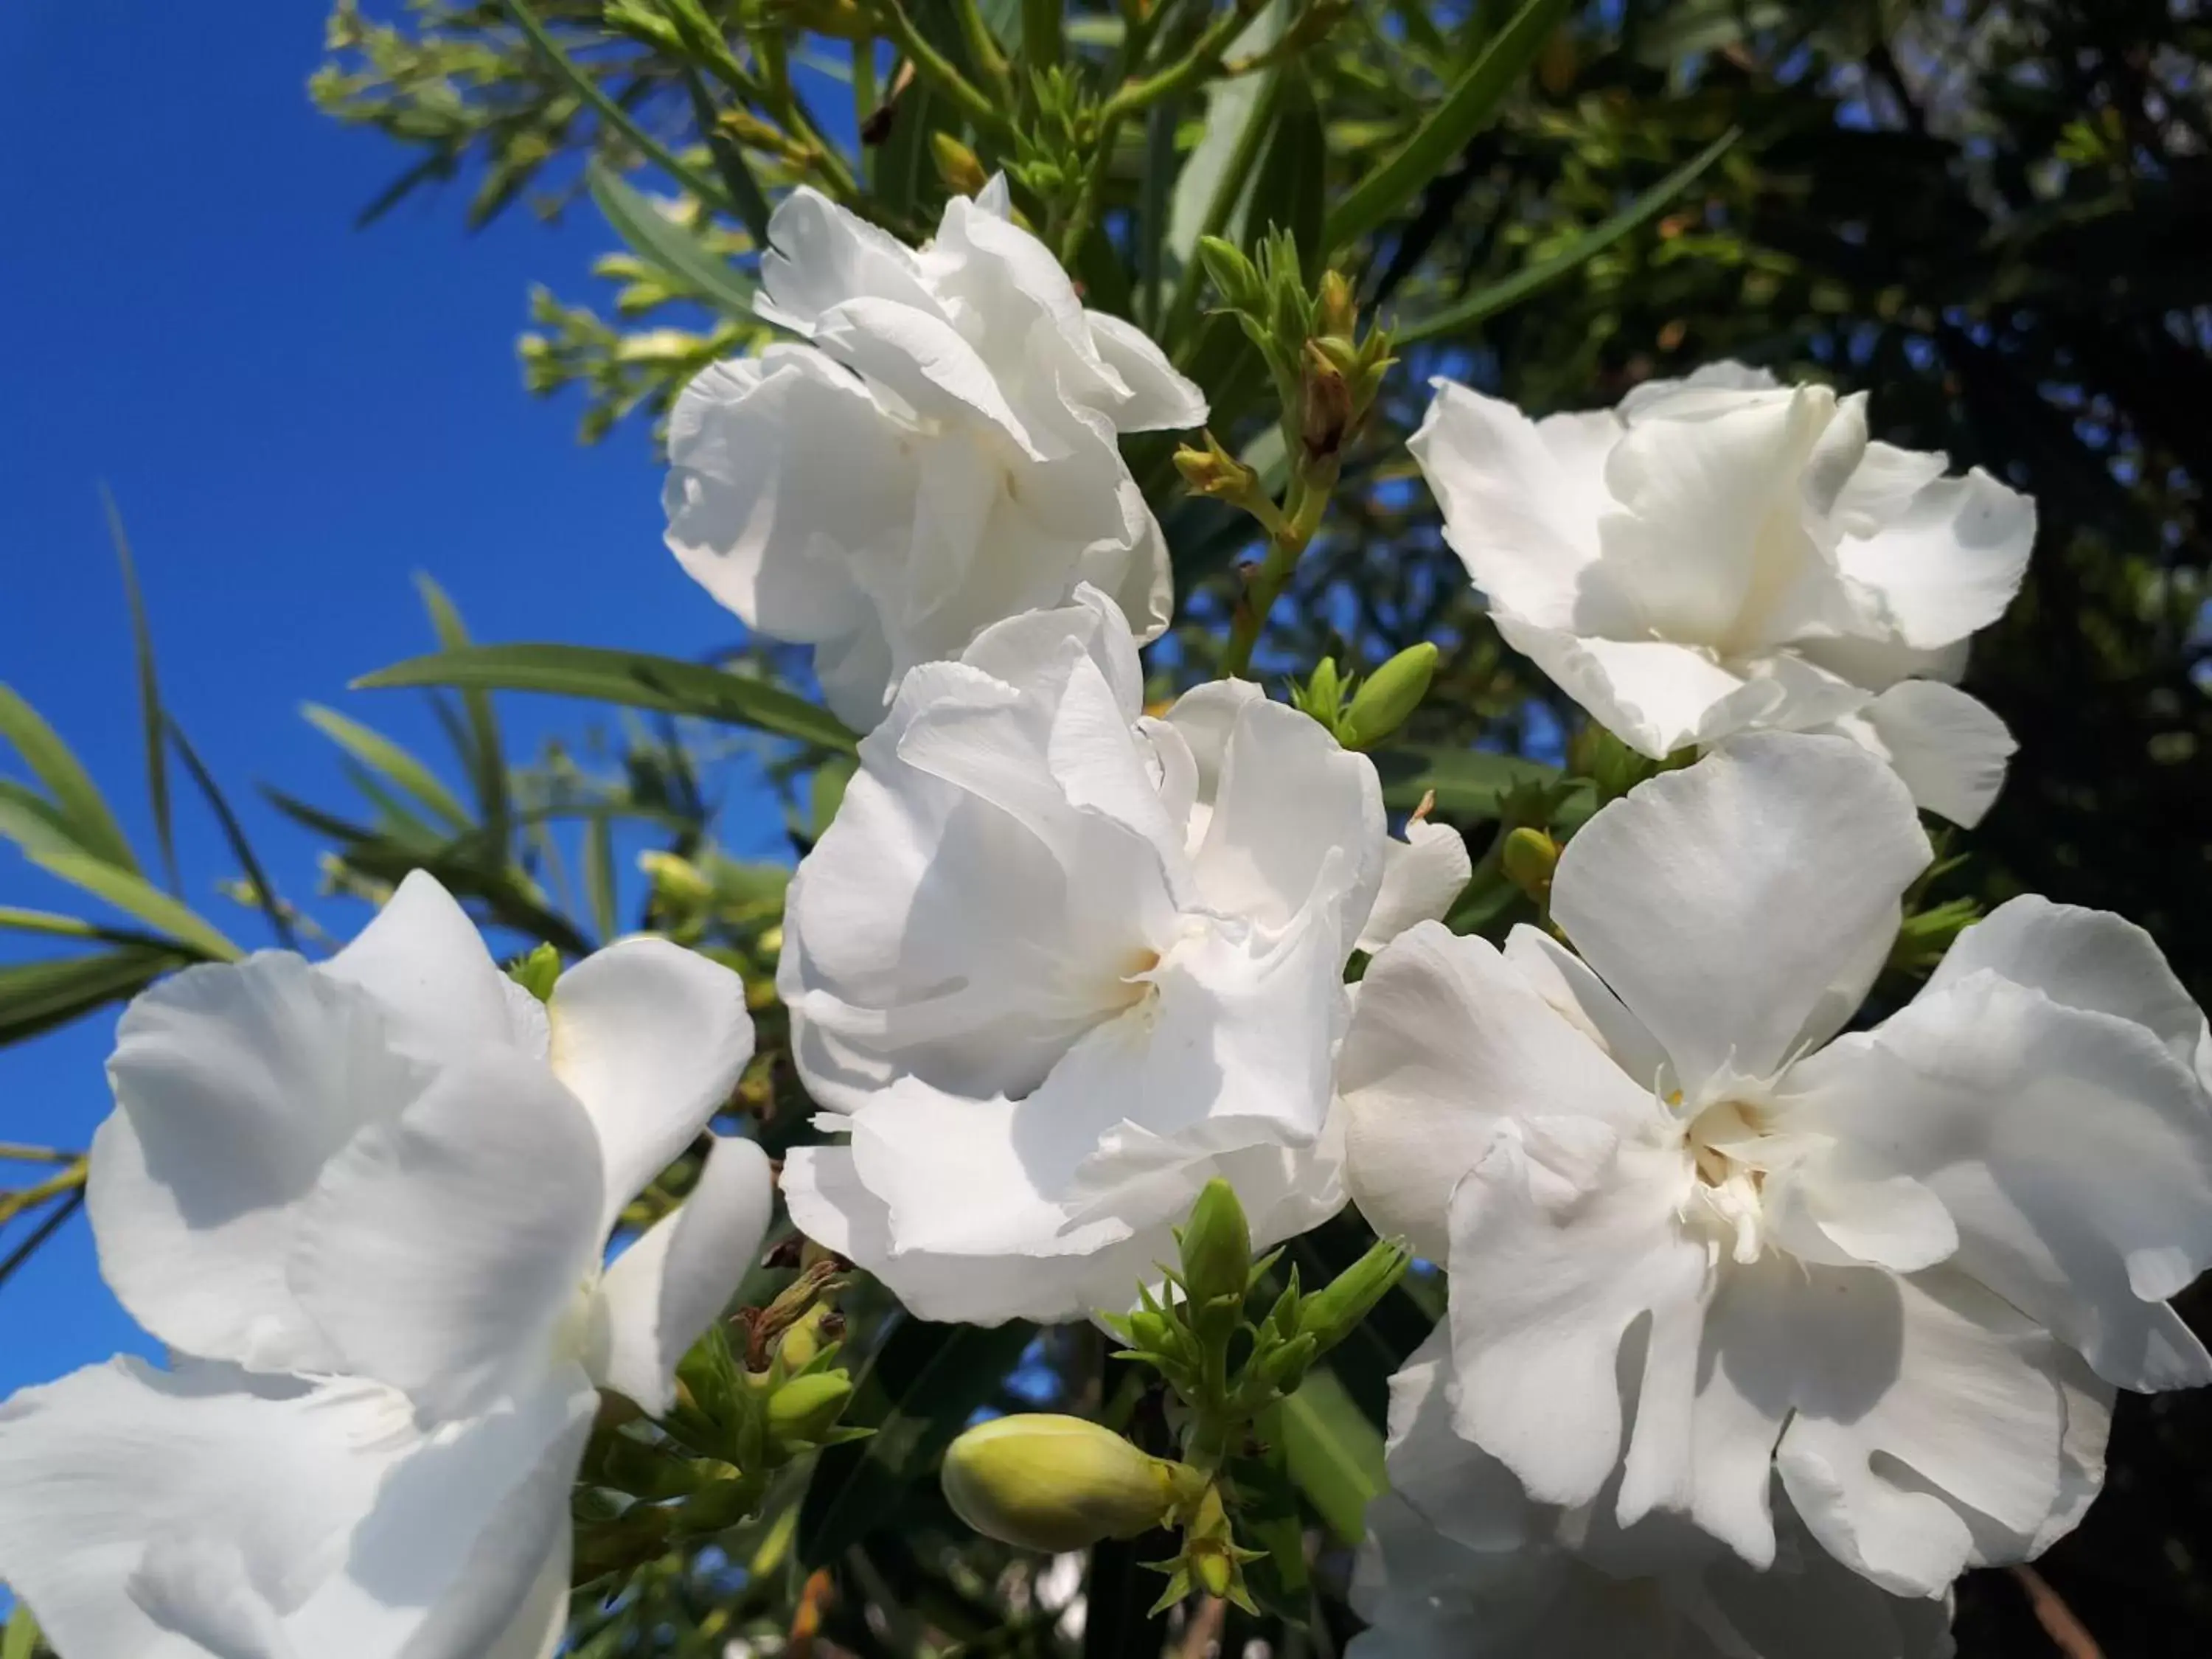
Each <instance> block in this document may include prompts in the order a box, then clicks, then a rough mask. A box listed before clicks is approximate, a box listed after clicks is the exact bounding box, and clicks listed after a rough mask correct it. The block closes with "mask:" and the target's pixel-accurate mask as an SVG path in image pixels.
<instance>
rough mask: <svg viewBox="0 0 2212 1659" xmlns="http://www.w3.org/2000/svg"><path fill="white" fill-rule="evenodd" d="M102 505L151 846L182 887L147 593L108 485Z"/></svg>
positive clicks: (173, 885) (174, 885)
mask: <svg viewBox="0 0 2212 1659" xmlns="http://www.w3.org/2000/svg"><path fill="white" fill-rule="evenodd" d="M100 506H101V507H103V508H105V509H106V513H107V535H108V539H109V540H110V541H112V542H113V543H114V544H115V562H116V563H117V564H118V565H120V566H121V567H122V569H123V597H124V599H125V601H126V602H127V603H128V604H129V605H130V607H131V642H132V644H133V646H134V647H136V649H137V658H138V719H139V724H140V727H141V730H142V732H143V737H144V742H145V745H146V800H147V804H148V805H149V806H150V807H151V808H152V809H153V812H154V840H155V845H156V846H158V847H159V848H161V872H162V873H163V874H164V875H165V876H167V878H168V883H169V890H170V891H171V892H173V893H174V892H178V891H180V890H182V889H183V885H184V884H183V883H182V882H181V881H180V880H179V878H178V876H177V832H176V825H175V823H174V822H173V819H172V818H171V817H170V812H169V765H168V745H167V743H165V742H164V741H163V726H164V723H165V717H164V716H163V714H162V713H161V682H160V681H159V680H158V679H156V678H155V674H154V630H153V629H152V628H151V627H150V626H149V624H148V623H147V620H146V596H145V594H144V593H143V592H142V591H141V590H140V588H139V586H138V562H137V560H136V559H135V558H133V557H132V556H131V538H130V537H129V536H127V535H125V533H124V530H123V514H122V513H119V512H118V511H117V510H116V506H115V497H114V496H113V495H111V494H109V493H108V489H107V486H106V484H102V485H100Z"/></svg>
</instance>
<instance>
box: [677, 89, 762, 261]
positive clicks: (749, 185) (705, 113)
mask: <svg viewBox="0 0 2212 1659" xmlns="http://www.w3.org/2000/svg"><path fill="white" fill-rule="evenodd" d="M678 67H679V68H680V69H681V70H682V71H683V74H684V93H685V94H686V95H687V96H688V97H690V100H691V118H692V119H693V120H694V121H696V122H697V123H698V125H699V134H700V137H702V138H704V139H705V140H706V142H707V151H708V154H709V155H712V156H713V157H714V171H715V172H716V173H719V174H720V176H721V180H722V188H723V189H725V190H726V191H729V193H730V200H731V202H732V204H734V205H735V206H736V208H737V210H738V217H739V218H740V219H742V220H744V222H745V230H746V232H747V233H748V234H750V236H751V237H752V239H753V246H756V247H766V246H768V221H769V204H768V197H766V196H765V195H763V193H762V191H761V187H760V180H759V179H756V178H754V177H753V170H752V168H751V167H750V166H749V165H748V164H747V162H746V161H745V153H744V149H742V148H741V147H740V146H739V145H738V143H737V141H736V140H734V139H732V137H730V136H729V135H728V134H727V133H726V132H724V131H722V129H721V126H720V124H719V123H718V122H717V121H716V119H715V112H714V100H712V99H711V98H709V97H708V95H707V84H706V82H703V81H702V80H701V79H700V78H699V71H698V70H696V69H694V68H693V67H692V66H691V65H690V64H680V65H679V66H678Z"/></svg>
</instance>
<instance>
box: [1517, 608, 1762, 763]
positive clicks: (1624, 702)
mask: <svg viewBox="0 0 2212 1659" xmlns="http://www.w3.org/2000/svg"><path fill="white" fill-rule="evenodd" d="M1494 620H1495V621H1496V623H1497V624H1498V633H1499V634H1501V635H1504V639H1505V642H1506V643H1507V644H1508V645H1510V646H1511V647H1513V648H1514V649H1515V650H1516V651H1518V652H1520V653H1522V655H1523V656H1525V657H1527V658H1528V659H1529V660H1530V661H1532V662H1534V664H1535V665H1536V666H1537V667H1539V668H1541V669H1542V670H1543V671H1544V672H1545V673H1546V674H1547V675H1549V676H1550V677H1551V678H1552V679H1553V680H1554V681H1556V682H1557V683H1558V684H1559V689H1560V690H1562V691H1565V693H1566V694H1567V695H1568V696H1571V697H1572V698H1573V699H1574V700H1575V701H1576V702H1578V703H1580V704H1581V705H1582V706H1583V708H1586V709H1588V710H1589V714H1590V716H1591V718H1592V719H1594V720H1596V721H1597V723H1598V724H1599V725H1601V726H1604V727H1605V729H1606V730H1607V731H1608V732H1612V733H1613V736H1615V737H1617V738H1620V740H1621V741H1622V742H1623V743H1625V744H1627V745H1628V746H1629V747H1630V748H1632V749H1633V750H1636V751H1637V752H1638V753H1639V754H1644V755H1648V756H1650V757H1651V758H1652V759H1653V760H1664V759H1665V758H1666V757H1668V756H1669V755H1671V754H1673V753H1674V751H1675V750H1677V749H1684V748H1687V747H1689V746H1690V745H1692V744H1708V743H1717V742H1718V741H1719V740H1720V739H1721V738H1725V737H1728V736H1729V735H1730V734H1731V733H1733V732H1741V731H1743V730H1745V729H1746V728H1747V727H1750V726H1757V725H1759V723H1760V722H1762V721H1764V720H1766V719H1767V718H1768V717H1769V716H1770V715H1771V714H1773V713H1774V712H1775V710H1776V709H1778V708H1780V707H1781V705H1782V702H1783V700H1784V693H1783V689H1782V687H1781V686H1780V685H1779V684H1777V683H1776V682H1775V681H1773V680H1771V679H1752V678H1745V677H1744V676H1743V675H1741V674H1739V673H1736V672H1735V671H1733V670H1732V669H1730V668H1728V667H1725V666H1723V665H1722V664H1721V663H1719V662H1717V660H1715V659H1714V658H1713V655H1712V653H1711V652H1708V651H1705V650H1702V649H1700V648H1699V647H1696V646H1691V645H1678V644H1676V643H1675V642H1674V641H1671V640H1640V639H1639V640H1607V639H1599V638H1595V637H1589V636H1583V635H1576V634H1571V633H1568V632H1566V631H1565V630H1563V629H1542V628H1536V627H1534V626H1532V625H1530V624H1529V623H1524V622H1522V621H1521V620H1519V619H1518V618H1517V617H1505V616H1500V617H1496V618H1495V619H1494Z"/></svg>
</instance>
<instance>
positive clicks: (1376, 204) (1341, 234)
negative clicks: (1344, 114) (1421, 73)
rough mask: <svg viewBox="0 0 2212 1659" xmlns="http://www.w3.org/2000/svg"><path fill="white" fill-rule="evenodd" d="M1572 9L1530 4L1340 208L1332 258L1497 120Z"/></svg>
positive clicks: (1546, 1)
mask: <svg viewBox="0 0 2212 1659" xmlns="http://www.w3.org/2000/svg"><path fill="white" fill-rule="evenodd" d="M1569 5H1570V0H1528V3H1527V4H1525V5H1524V6H1522V8H1521V9H1520V10H1519V11H1518V12H1517V13H1516V14H1515V15H1514V16H1513V18H1512V21H1510V22H1508V23H1507V24H1506V25H1505V27H1504V28H1502V29H1500V30H1498V33H1497V34H1496V35H1495V36H1494V37H1493V38H1492V40H1491V42H1490V44H1489V45H1488V46H1486V47H1484V48H1483V51H1482V54H1481V56H1480V57H1479V58H1476V59H1475V60H1474V63H1473V64H1469V65H1468V70H1467V73H1466V74H1464V75H1462V76H1460V78H1459V81H1458V82H1457V83H1456V84H1455V85H1454V86H1453V88H1452V89H1451V90H1450V91H1449V93H1447V94H1445V95H1444V98H1443V102H1441V103H1439V104H1438V105H1437V106H1436V107H1435V108H1434V109H1432V110H1431V111H1430V112H1429V113H1428V116H1427V118H1425V120H1423V121H1422V123H1421V125H1419V126H1418V127H1416V128H1415V129H1414V130H1413V136H1412V137H1409V138H1407V140H1406V142H1405V143H1403V144H1401V145H1400V146H1399V147H1398V149H1396V150H1395V152H1394V153H1393V154H1392V155H1390V157H1389V160H1387V161H1384V162H1383V164H1382V165H1381V166H1380V167H1376V169H1375V170H1374V171H1373V172H1372V173H1369V174H1368V175H1367V176H1366V177H1365V178H1364V179H1361V180H1360V181H1359V183H1358V184H1357V185H1354V186H1353V187H1352V193H1351V194H1350V195H1349V196H1346V197H1345V198H1344V199H1343V200H1342V201H1341V202H1340V203H1338V204H1337V205H1336V211H1335V212H1334V213H1332V214H1331V215H1329V219H1328V247H1329V249H1330V251H1332V252H1334V250H1335V249H1337V248H1340V247H1344V246H1347V245H1348V244H1350V243H1352V242H1356V241H1358V240H1359V239H1360V238H1361V237H1363V236H1364V235H1366V234H1367V233H1368V232H1370V230H1373V229H1374V228H1376V226H1377V225H1379V224H1381V223H1383V222H1384V221H1385V220H1387V219H1388V218H1389V216H1391V215H1392V214H1394V213H1395V212H1397V211H1398V210H1399V209H1400V208H1401V207H1403V206H1404V205H1405V204H1407V203H1408V202H1410V201H1412V200H1413V197H1415V196H1416V195H1417V194H1419V191H1420V190H1421V188H1422V186H1423V185H1426V184H1427V183H1428V182H1429V180H1430V179H1433V178H1434V177H1435V176H1436V175H1437V173H1442V172H1443V170H1444V169H1445V168H1446V167H1449V166H1450V165H1451V164H1452V163H1453V161H1455V160H1457V159H1458V157H1459V155H1460V152H1461V151H1462V150H1463V149H1466V148H1467V146H1468V142H1469V141H1470V140H1471V139H1473V138H1474V136H1475V135H1476V134H1477V133H1479V132H1480V131H1482V130H1483V129H1484V128H1485V127H1486V126H1488V125H1490V123H1491V121H1492V119H1493V118H1495V117H1496V115H1497V113H1498V106H1500V105H1502V104H1503V103H1504V101H1505V94H1507V93H1509V92H1510V91H1511V90H1512V89H1513V88H1514V86H1515V84H1516V82H1519V80H1520V79H1521V75H1522V70H1526V69H1527V68H1528V65H1529V64H1530V63H1531V62H1533V61H1534V58H1535V56H1536V54H1537V53H1538V52H1541V51H1542V50H1543V47H1544V43H1545V42H1546V41H1547V40H1550V39H1551V38H1552V31H1553V29H1555V28H1557V27H1559V21H1560V20H1561V19H1562V18H1563V17H1565V15H1566V14H1567V11H1568V9H1569Z"/></svg>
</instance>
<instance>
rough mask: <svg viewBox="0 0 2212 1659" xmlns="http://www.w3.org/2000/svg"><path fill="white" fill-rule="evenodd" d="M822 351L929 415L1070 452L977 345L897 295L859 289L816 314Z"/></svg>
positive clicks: (1031, 447) (1019, 447)
mask: <svg viewBox="0 0 2212 1659" xmlns="http://www.w3.org/2000/svg"><path fill="white" fill-rule="evenodd" d="M814 338H815V342H816V343H817V344H818V345H819V346H820V347H821V348H822V349H823V350H824V351H826V352H828V353H829V356H832V357H835V358H836V360H837V361H838V362H841V363H842V364H844V365H845V367H846V368H849V369H851V370H853V371H854V373H855V374H859V375H860V376H861V377H862V378H863V379H864V380H868V381H870V382H871V383H872V384H873V385H876V386H883V387H885V388H887V389H888V390H889V391H890V392H892V393H893V394H894V395H895V396H896V398H898V399H899V400H900V401H901V402H902V403H903V404H906V406H907V407H908V408H909V409H911V410H914V411H915V413H916V414H917V415H919V416H921V418H922V419H923V420H924V421H944V422H961V421H976V422H981V423H982V424H983V426H984V427H985V428H987V430H988V431H989V432H990V433H991V434H992V435H993V436H994V438H998V439H1002V440H1003V441H1006V443H1008V444H1010V445H1012V447H1013V448H1014V449H1015V450H1016V451H1018V453H1020V454H1022V455H1025V456H1027V457H1028V458H1029V459H1031V460H1034V461H1042V460H1049V459H1053V458H1054V456H1056V455H1059V454H1061V453H1066V452H1065V449H1064V447H1063V446H1062V445H1060V443H1058V442H1057V441H1054V438H1053V437H1052V436H1051V435H1047V434H1043V433H1039V432H1036V431H1034V430H1033V429H1032V428H1030V426H1029V425H1028V424H1027V423H1026V422H1024V421H1023V419H1022V417H1021V416H1019V415H1018V414H1017V413H1016V412H1015V410H1014V407H1013V405H1012V403H1010V402H1009V401H1008V400H1007V397H1006V388H1004V387H1003V386H1000V383H999V380H998V377H997V376H996V375H994V374H992V372H991V367H990V365H989V364H988V363H987V362H984V361H983V359H982V357H981V356H980V355H978V354H977V352H976V350H975V347H974V346H973V345H971V344H970V343H969V342H968V340H967V339H966V338H965V337H963V335H962V334H961V332H960V331H959V330H958V329H957V328H955V327H954V326H953V325H951V323H950V322H948V321H946V320H945V319H944V318H943V317H942V316H939V315H938V314H937V313H935V312H934V311H924V310H921V309H920V308H919V307H914V306H911V305H902V304H900V303H898V302H897V301H891V300H878V299H876V298H874V297H873V296H872V295H860V296H859V297H856V298H853V299H848V300H844V301H840V302H839V303H838V304H836V305H835V306H833V307H830V308H829V310H827V311H824V312H823V313H822V314H821V315H820V316H819V317H817V319H815V326H814Z"/></svg>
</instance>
